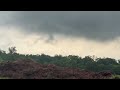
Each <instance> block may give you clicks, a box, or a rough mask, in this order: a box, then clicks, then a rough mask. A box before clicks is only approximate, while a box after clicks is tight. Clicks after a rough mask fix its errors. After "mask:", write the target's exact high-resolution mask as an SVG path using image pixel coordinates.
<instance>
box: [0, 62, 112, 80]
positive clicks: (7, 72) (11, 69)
mask: <svg viewBox="0 0 120 90" xmlns="http://www.w3.org/2000/svg"><path fill="white" fill-rule="evenodd" d="M111 76H112V74H111V72H109V71H106V72H105V71H104V72H98V73H95V72H92V71H86V70H81V69H78V68H67V67H66V68H65V67H59V66H56V65H53V64H48V65H44V64H40V63H38V62H35V61H33V60H16V61H7V62H3V63H0V77H3V78H7V79H107V78H108V79H109V78H111Z"/></svg>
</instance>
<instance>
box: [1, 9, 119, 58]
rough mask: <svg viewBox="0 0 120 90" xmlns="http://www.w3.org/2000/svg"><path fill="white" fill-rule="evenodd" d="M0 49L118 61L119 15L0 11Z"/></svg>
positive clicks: (107, 12) (92, 12) (97, 12)
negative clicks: (93, 56)
mask: <svg viewBox="0 0 120 90" xmlns="http://www.w3.org/2000/svg"><path fill="white" fill-rule="evenodd" d="M0 41H1V42H0V48H1V49H3V50H6V51H7V49H8V47H10V46H16V47H17V50H18V52H19V53H25V54H27V53H28V54H31V53H32V54H41V53H45V54H48V55H55V54H62V55H69V54H73V55H80V56H86V55H96V56H98V57H112V58H117V59H120V12H119V11H0Z"/></svg>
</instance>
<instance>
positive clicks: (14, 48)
mask: <svg viewBox="0 0 120 90" xmlns="http://www.w3.org/2000/svg"><path fill="white" fill-rule="evenodd" d="M8 50H9V53H10V54H15V53H17V50H16V47H9V49H8Z"/></svg>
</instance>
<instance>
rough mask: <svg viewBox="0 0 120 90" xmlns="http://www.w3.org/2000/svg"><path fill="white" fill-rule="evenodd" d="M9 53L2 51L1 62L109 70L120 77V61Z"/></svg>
mask: <svg viewBox="0 0 120 90" xmlns="http://www.w3.org/2000/svg"><path fill="white" fill-rule="evenodd" d="M8 51H9V52H8V53H6V52H5V51H4V50H0V62H5V61H14V60H19V59H32V60H35V61H37V62H39V63H42V64H55V65H58V66H62V67H71V68H80V69H83V70H90V71H94V72H100V71H106V70H109V71H111V72H112V73H114V74H118V75H120V60H116V59H113V58H108V57H107V58H94V57H92V56H85V57H84V58H82V57H80V56H76V55H69V56H62V55H55V56H49V55H45V54H37V55H32V54H27V55H25V54H19V53H17V50H16V47H10V48H8Z"/></svg>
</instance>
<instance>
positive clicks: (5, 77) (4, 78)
mask: <svg viewBox="0 0 120 90" xmlns="http://www.w3.org/2000/svg"><path fill="white" fill-rule="evenodd" d="M0 79H10V78H8V77H0Z"/></svg>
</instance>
